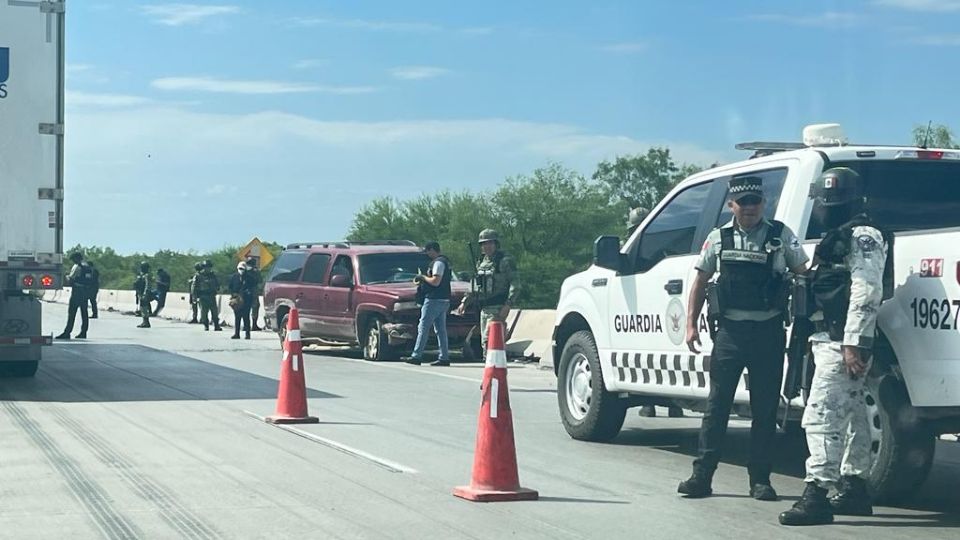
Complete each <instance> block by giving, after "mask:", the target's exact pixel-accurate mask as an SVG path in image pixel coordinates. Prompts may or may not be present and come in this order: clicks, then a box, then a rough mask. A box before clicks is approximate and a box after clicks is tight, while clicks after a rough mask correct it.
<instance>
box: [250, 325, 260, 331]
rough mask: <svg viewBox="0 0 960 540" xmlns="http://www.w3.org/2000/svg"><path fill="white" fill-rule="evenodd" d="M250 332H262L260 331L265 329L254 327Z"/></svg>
mask: <svg viewBox="0 0 960 540" xmlns="http://www.w3.org/2000/svg"><path fill="white" fill-rule="evenodd" d="M250 330H251V331H253V332H260V331H262V330H263V328H260V327H259V326H254V327H253V328H251V329H250Z"/></svg>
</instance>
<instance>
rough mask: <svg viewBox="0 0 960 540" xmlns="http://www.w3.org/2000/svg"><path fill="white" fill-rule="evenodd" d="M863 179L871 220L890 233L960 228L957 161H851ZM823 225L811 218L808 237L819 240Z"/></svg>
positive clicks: (843, 164) (838, 164) (845, 164)
mask: <svg viewBox="0 0 960 540" xmlns="http://www.w3.org/2000/svg"><path fill="white" fill-rule="evenodd" d="M831 166H832V167H850V168H851V169H853V170H855V171H857V172H858V173H860V176H862V177H863V180H864V187H865V189H866V195H867V208H868V210H869V213H870V217H871V218H873V220H874V222H876V223H877V225H879V226H881V227H883V228H884V229H887V230H888V231H890V232H904V231H917V230H929V229H945V228H950V227H960V162H958V161H932V160H931V161H917V160H909V161H852V162H834V163H831ZM824 230H825V229H824V226H823V224H822V223H819V222H817V221H816V220H815V219H811V221H810V225H809V227H807V238H808V239H814V238H820V235H821V233H823V232H824Z"/></svg>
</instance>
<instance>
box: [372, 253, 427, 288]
mask: <svg viewBox="0 0 960 540" xmlns="http://www.w3.org/2000/svg"><path fill="white" fill-rule="evenodd" d="M358 259H359V261H360V283H362V284H364V285H375V284H377V283H403V282H407V281H412V280H413V278H414V276H416V275H417V272H423V273H426V271H427V267H428V266H430V257H427V254H426V253H422V252H421V253H416V252H410V253H371V254H369V255H360V257H358Z"/></svg>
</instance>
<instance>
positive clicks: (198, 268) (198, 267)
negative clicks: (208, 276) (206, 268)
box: [193, 261, 203, 272]
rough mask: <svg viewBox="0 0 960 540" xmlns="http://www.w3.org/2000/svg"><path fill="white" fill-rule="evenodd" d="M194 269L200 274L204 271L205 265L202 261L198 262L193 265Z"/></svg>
mask: <svg viewBox="0 0 960 540" xmlns="http://www.w3.org/2000/svg"><path fill="white" fill-rule="evenodd" d="M193 269H194V270H196V271H198V272H199V271H200V270H203V263H202V262H200V261H197V262H195V263H193Z"/></svg>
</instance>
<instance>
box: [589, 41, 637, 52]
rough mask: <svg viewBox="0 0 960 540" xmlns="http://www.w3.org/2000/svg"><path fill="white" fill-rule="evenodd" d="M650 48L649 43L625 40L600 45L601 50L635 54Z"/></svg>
mask: <svg viewBox="0 0 960 540" xmlns="http://www.w3.org/2000/svg"><path fill="white" fill-rule="evenodd" d="M647 49H649V45H647V44H646V43H641V42H638V41H633V42H624V43H611V44H609V45H604V46H602V47H600V50H601V51H604V52H609V53H620V54H635V53H642V52H645V51H646V50H647Z"/></svg>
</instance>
